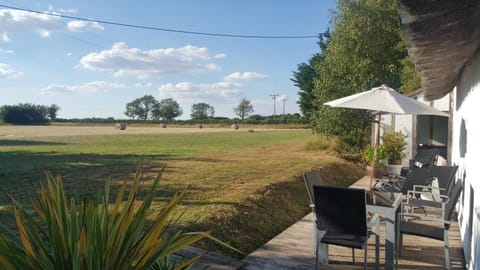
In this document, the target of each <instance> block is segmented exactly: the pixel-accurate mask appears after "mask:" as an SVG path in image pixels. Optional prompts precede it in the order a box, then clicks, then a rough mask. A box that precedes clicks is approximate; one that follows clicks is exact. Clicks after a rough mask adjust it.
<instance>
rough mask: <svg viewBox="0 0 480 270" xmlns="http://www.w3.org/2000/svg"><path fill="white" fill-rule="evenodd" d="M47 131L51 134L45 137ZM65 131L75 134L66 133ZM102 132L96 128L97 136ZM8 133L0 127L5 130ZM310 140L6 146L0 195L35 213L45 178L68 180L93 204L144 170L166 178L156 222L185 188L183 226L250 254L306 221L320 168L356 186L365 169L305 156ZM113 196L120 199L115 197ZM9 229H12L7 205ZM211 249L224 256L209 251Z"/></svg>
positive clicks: (274, 136)
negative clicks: (109, 185) (308, 182)
mask: <svg viewBox="0 0 480 270" xmlns="http://www.w3.org/2000/svg"><path fill="white" fill-rule="evenodd" d="M45 128H48V127H45ZM66 128H67V127H66ZM92 128H94V127H92ZM0 129H1V127H0ZM314 137H315V136H314V135H312V132H311V131H310V130H271V131H265V130H264V131H254V132H247V130H242V129H240V130H238V131H235V132H232V131H231V130H228V131H225V132H222V131H219V130H215V131H214V132H188V131H187V132H178V133H155V134H148V133H146V134H125V133H121V131H118V134H116V135H115V134H106V135H98V134H97V135H85V134H84V135H81V136H45V137H42V136H38V134H32V136H28V135H26V136H24V137H21V138H19V137H15V136H3V137H0V187H1V189H3V190H5V191H7V192H8V193H9V194H11V195H12V196H13V197H14V198H15V199H17V200H18V201H19V202H20V203H22V204H25V205H28V203H29V200H28V197H29V196H30V195H31V194H33V193H34V192H35V191H36V190H37V187H38V184H39V182H40V181H41V179H42V178H43V170H45V169H48V170H50V171H51V172H52V173H54V174H60V175H62V177H63V179H64V182H65V186H66V189H67V193H68V194H70V195H71V196H74V197H76V198H77V199H81V198H83V197H84V196H87V197H89V198H95V194H97V193H98V192H100V191H102V190H103V187H104V183H105V181H106V180H107V179H108V178H109V177H111V178H112V180H113V183H114V184H117V183H119V181H120V180H123V179H125V178H127V179H131V177H132V175H133V174H134V173H135V171H136V169H137V168H138V166H139V165H140V164H143V168H144V171H145V185H148V184H149V183H150V182H151V180H152V179H154V177H155V176H156V175H158V174H159V173H160V172H161V170H162V168H165V170H164V172H163V174H162V178H161V179H162V180H161V186H160V189H159V192H158V196H157V200H156V202H155V204H154V206H153V208H152V210H153V211H152V215H151V218H152V219H154V218H155V212H156V209H157V208H158V207H161V206H162V204H163V203H165V202H166V201H167V200H168V199H169V197H171V196H172V195H173V194H174V193H176V192H179V191H182V190H184V189H186V188H188V189H187V193H186V196H185V198H184V200H183V203H182V204H181V205H180V206H179V207H178V209H177V213H176V214H178V215H180V218H179V223H178V226H180V227H184V228H185V229H186V230H199V229H201V230H206V229H212V230H213V234H214V235H215V236H217V237H219V238H221V239H223V240H225V241H226V242H229V243H231V244H232V245H234V246H236V247H239V248H240V249H242V250H244V251H245V252H247V253H248V252H251V251H252V250H254V249H256V248H257V247H259V246H260V245H261V244H263V243H264V242H266V241H267V240H268V239H270V238H271V237H273V236H275V235H276V234H277V233H279V232H281V231H282V230H283V229H285V228H286V227H288V226H289V225H291V224H292V223H293V222H295V221H297V220H298V219H300V218H301V217H302V216H303V215H305V214H306V213H307V212H308V207H307V205H308V203H307V201H308V198H307V195H306V193H305V192H306V191H305V187H304V184H303V180H302V179H301V174H302V173H303V172H304V171H305V170H309V169H312V168H322V169H323V170H324V176H325V178H326V180H327V181H328V182H330V183H331V184H336V185H348V184H350V183H352V182H353V181H355V180H356V179H358V178H359V177H361V175H362V173H363V171H362V170H361V169H360V168H359V166H357V165H354V164H352V163H349V162H346V161H344V160H342V159H340V158H338V157H335V156H334V155H333V154H332V153H330V152H326V151H307V150H305V149H304V146H305V144H306V143H307V142H309V141H311V140H313V139H314ZM113 190H114V191H115V189H113ZM0 203H1V205H0V209H1V210H2V212H1V213H0V214H1V216H0V218H1V221H0V223H1V224H2V226H4V227H5V226H6V227H11V225H12V220H11V216H10V215H9V214H7V212H8V210H9V203H8V200H7V199H6V197H5V196H2V197H0ZM204 247H207V248H217V247H215V246H212V245H209V244H208V243H205V244H204Z"/></svg>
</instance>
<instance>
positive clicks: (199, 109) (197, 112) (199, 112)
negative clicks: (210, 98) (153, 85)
mask: <svg viewBox="0 0 480 270" xmlns="http://www.w3.org/2000/svg"><path fill="white" fill-rule="evenodd" d="M214 115H215V108H214V107H213V106H211V105H208V104H207V103H203V102H201V103H194V104H193V105H192V111H191V113H190V116H191V117H192V119H206V118H208V117H213V116H214Z"/></svg>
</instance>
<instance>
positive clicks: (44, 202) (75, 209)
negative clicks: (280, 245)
mask: <svg viewBox="0 0 480 270" xmlns="http://www.w3.org/2000/svg"><path fill="white" fill-rule="evenodd" d="M142 175H143V173H142V171H141V169H139V170H138V171H137V173H136V175H135V177H134V179H133V181H132V182H131V184H129V181H127V180H125V181H123V183H122V184H121V186H120V188H119V191H118V194H117V196H116V198H115V200H114V202H113V204H110V203H109V192H110V181H107V183H106V185H105V193H104V195H103V198H102V200H101V201H100V202H96V201H93V200H89V201H86V200H84V201H81V202H77V201H76V200H75V199H74V198H72V199H70V200H68V199H67V196H66V195H65V193H64V189H63V185H62V178H61V177H60V176H57V177H54V176H53V175H52V174H51V173H49V172H46V180H47V181H46V183H47V185H46V187H45V186H43V185H42V186H41V187H40V193H39V194H40V195H39V198H38V199H37V200H32V202H33V203H32V205H33V209H34V211H33V213H29V212H27V211H25V210H24V208H22V207H21V206H20V205H19V204H18V203H17V202H16V201H15V200H14V198H11V197H10V199H11V201H12V207H13V214H14V217H15V221H16V225H17V227H18V238H17V239H14V238H12V237H7V236H6V235H2V234H0V265H3V266H4V267H5V268H7V269H22V270H23V269H25V270H27V269H71V270H76V269H79V270H80V269H105V270H107V269H115V270H121V269H150V268H151V267H152V265H154V264H155V262H158V261H159V260H162V259H163V258H167V257H169V256H171V255H172V254H173V253H175V252H177V251H179V250H181V249H183V248H185V247H187V246H189V245H192V244H193V243H195V242H197V241H199V240H200V239H203V238H205V237H207V238H211V239H213V240H215V241H219V240H217V239H215V238H213V237H212V236H211V235H210V233H206V232H189V233H183V232H182V231H176V232H168V231H167V228H168V227H169V225H170V223H171V220H172V218H171V214H172V210H173V209H174V208H175V206H176V205H177V204H178V203H179V201H180V199H181V198H182V195H183V193H181V194H177V195H175V196H173V198H172V199H171V200H170V202H169V203H168V204H166V205H165V206H164V207H163V208H162V209H161V210H159V212H158V215H157V216H156V218H155V220H154V221H153V222H150V223H149V222H147V216H148V214H149V208H150V206H151V204H152V201H153V199H154V197H155V193H156V190H157V188H158V185H159V181H160V176H161V175H159V176H158V177H157V178H156V179H155V181H154V182H153V185H152V186H151V188H150V189H149V190H148V192H147V193H146V195H145V196H144V197H143V198H142V199H143V200H139V199H138V195H139V192H140V186H141V182H142ZM129 186H130V190H129V191H128V187H129ZM7 196H8V195H7ZM223 244H224V243H223ZM225 245H226V244H225ZM229 247H230V246H229ZM230 248H232V247H230ZM199 259H200V256H197V257H193V258H191V259H187V260H183V261H182V262H181V263H180V264H179V265H176V267H175V269H185V268H186V267H187V266H189V265H191V264H193V263H195V262H196V261H197V260H199Z"/></svg>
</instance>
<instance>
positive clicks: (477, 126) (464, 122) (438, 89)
mask: <svg viewBox="0 0 480 270" xmlns="http://www.w3.org/2000/svg"><path fill="white" fill-rule="evenodd" d="M398 3H399V5H400V11H401V18H402V25H403V27H404V32H405V35H406V38H407V45H408V52H409V55H410V56H411V57H412V59H413V62H414V64H415V67H416V68H417V70H418V71H419V72H420V75H421V78H422V89H423V90H424V97H425V100H437V99H439V98H442V97H444V96H448V95H451V97H452V102H453V103H452V107H451V108H452V112H451V115H452V117H451V120H450V122H449V124H450V125H451V138H450V139H449V145H450V146H449V147H450V150H449V155H450V160H449V161H450V163H452V164H457V165H458V166H459V170H458V175H457V179H463V181H464V186H465V189H464V192H463V195H462V196H461V198H460V201H459V211H458V212H459V215H458V217H459V222H460V225H461V237H462V242H463V248H464V253H465V262H466V264H467V269H480V1H471V0H456V1H451V0H435V1H434V0H427V1H411V0H398ZM418 139H421V138H418Z"/></svg>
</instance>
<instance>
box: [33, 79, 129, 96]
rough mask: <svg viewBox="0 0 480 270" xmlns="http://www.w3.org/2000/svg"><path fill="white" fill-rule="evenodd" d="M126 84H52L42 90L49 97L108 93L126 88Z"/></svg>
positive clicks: (101, 82) (98, 82)
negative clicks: (60, 94)
mask: <svg viewBox="0 0 480 270" xmlns="http://www.w3.org/2000/svg"><path fill="white" fill-rule="evenodd" d="M125 87H126V86H125V85H124V84H119V83H111V82H104V81H93V82H87V83H83V84H80V85H61V84H52V85H49V86H47V87H44V88H42V89H40V92H41V94H42V95H49V94H53V93H71V92H81V93H87V94H90V93H96V92H108V91H109V90H113V89H120V88H125Z"/></svg>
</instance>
